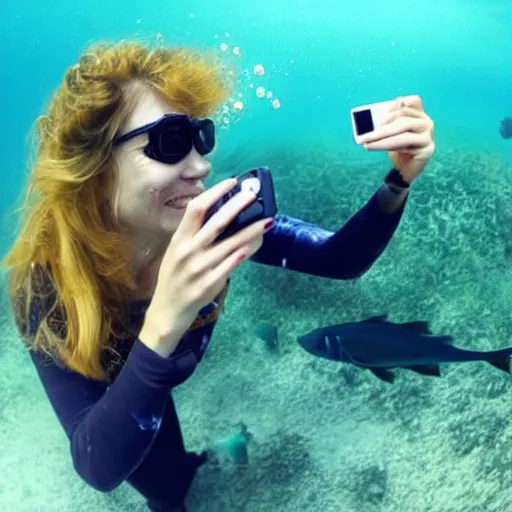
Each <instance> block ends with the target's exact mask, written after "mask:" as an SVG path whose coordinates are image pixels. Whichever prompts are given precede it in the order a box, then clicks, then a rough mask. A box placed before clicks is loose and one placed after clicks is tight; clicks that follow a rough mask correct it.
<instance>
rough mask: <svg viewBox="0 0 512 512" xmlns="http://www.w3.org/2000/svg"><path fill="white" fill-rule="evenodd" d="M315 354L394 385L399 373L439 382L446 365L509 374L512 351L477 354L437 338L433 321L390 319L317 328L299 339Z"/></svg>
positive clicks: (379, 318)
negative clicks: (481, 364) (482, 364)
mask: <svg viewBox="0 0 512 512" xmlns="http://www.w3.org/2000/svg"><path fill="white" fill-rule="evenodd" d="M297 341H298V343H299V344H300V345H301V346H302V347H303V348H304V349H305V350H307V351H308V352H310V353H311V354H313V355H315V356H317V357H322V358H325V359H330V360H331V361H340V362H344V363H350V364H353V365H355V366H358V367H360V368H367V369H368V370H370V371H371V372H372V373H373V374H374V375H375V376H376V377H378V378H379V379H381V380H383V381H386V382H393V379H394V374H393V373H392V372H391V371H390V370H391V369H393V368H404V369H408V370H412V371H414V372H417V373H421V374H423V375H431V376H437V377H439V376H440V375H441V373H440V370H439V364H440V363H460V362H468V361H486V362H488V363H489V364H491V365H493V366H494V367H496V368H498V369H500V370H503V371H505V372H507V373H509V369H510V368H509V365H510V358H511V357H512V347H508V348H504V349H501V350H494V351H489V352H476V351H473V350H464V349H461V348H457V347H454V346H453V345H452V344H451V343H452V337H451V336H432V333H431V332H430V328H429V325H428V322H423V321H419V322H407V323H402V324H399V323H392V322H388V321H387V320H386V316H385V315H382V316H375V317H371V318H368V319H367V320H363V321H361V322H353V323H345V324H339V325H332V326H329V327H322V328H320V329H315V330H313V331H311V332H310V333H308V334H305V335H304V336H299V337H298V338H297Z"/></svg>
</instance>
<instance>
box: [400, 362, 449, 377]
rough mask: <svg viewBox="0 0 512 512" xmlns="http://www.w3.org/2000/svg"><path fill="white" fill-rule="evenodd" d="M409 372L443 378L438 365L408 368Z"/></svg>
mask: <svg viewBox="0 0 512 512" xmlns="http://www.w3.org/2000/svg"><path fill="white" fill-rule="evenodd" d="M406 368H408V369H409V370H412V371H413V372H416V373H421V374H422V375H431V376H433V377H441V370H440V369H439V365H438V364H421V365H415V366H407V367H406Z"/></svg>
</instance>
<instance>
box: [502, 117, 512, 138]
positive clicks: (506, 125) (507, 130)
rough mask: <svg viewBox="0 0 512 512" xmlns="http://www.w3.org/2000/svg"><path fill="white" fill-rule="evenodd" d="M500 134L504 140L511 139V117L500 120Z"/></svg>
mask: <svg viewBox="0 0 512 512" xmlns="http://www.w3.org/2000/svg"><path fill="white" fill-rule="evenodd" d="M500 134H501V136H502V137H503V138H504V139H512V117H505V118H504V119H502V120H501V122H500Z"/></svg>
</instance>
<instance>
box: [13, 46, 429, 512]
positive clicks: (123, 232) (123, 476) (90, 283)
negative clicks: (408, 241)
mask: <svg viewBox="0 0 512 512" xmlns="http://www.w3.org/2000/svg"><path fill="white" fill-rule="evenodd" d="M227 93H228V90H227V87H226V86H225V84H224V82H223V80H222V76H221V73H220V71H219V70H218V69H217V68H216V67H215V66H214V65H212V64H210V63H209V62H208V61H207V60H206V58H203V57H202V56H200V55H197V54H194V53H192V52H190V51H187V50H183V49H181V50H174V49H159V50H151V49H150V48H148V47H146V46H143V45H141V44H138V43H133V42H123V43H118V44H114V45H111V46H109V45H104V46H93V47H91V48H90V49H89V50H88V51H86V52H85V53H84V54H83V55H82V56H81V58H80V60H79V62H78V63H77V64H76V65H75V66H73V67H72V68H70V69H69V70H68V71H67V73H66V76H65V78H64V80H63V83H62V85H61V86H60V88H59V89H58V90H57V92H56V93H55V95H54V96H53V98H52V101H51V103H50V105H49V107H48V110H47V113H46V115H44V116H42V117H40V118H39V119H38V122H37V128H38V134H39V145H38V150H37V158H36V160H35V164H34V166H33V169H32V173H31V177H30V184H29V190H28V194H27V200H26V211H27V215H26V218H25V220H24V223H23V226H22V230H21V233H20V234H19V237H18V238H17V240H16V241H15V243H14V245H13V247H12V248H11V250H10V252H9V253H8V255H7V257H6V260H5V263H6V265H7V266H8V267H9V268H10V295H11V300H12V304H13V310H14V313H15V318H16V321H17V326H18V329H19V330H20V333H21V334H22V336H23V337H24V339H25V341H26V343H27V345H28V346H29V347H30V355H31V358H32V361H33V362H34V365H35V367H36V369H37V372H38V374H39V377H40V379H41V381H42V384H43V386H44V388H45V391H46V393H47V395H48V398H49V400H50V402H51V404H52V406H53V408H54V410H55V413H56V415H57V416H58V418H59V421H60V422H61V424H62V426H63V428H64V429H65V431H66V434H67V435H68V437H69V439H70V445H71V455H72V459H73V464H74V467H75V469H76V471H77V472H78V474H79V475H80V476H81V477H82V478H83V479H84V480H85V481H86V482H87V483H88V484H89V485H91V486H92V487H94V488H95V489H98V490H100V491H110V490H112V489H114V488H115V487H117V486H118V485H119V484H121V483H122V482H123V481H127V482H129V483H130V484H131V485H132V486H133V487H135V488H136V489H137V490H138V491H139V492H140V493H141V494H142V495H143V496H144V497H145V498H146V499H147V500H148V507H149V509H150V510H153V511H157V510H158V511H169V510H185V505H184V500H185V497H186V494H187V491H188V489H189V486H190V483H191V481H192V478H193V476H194V474H195V472H196V470H197V468H198V466H199V465H201V464H202V463H204V462H205V461H206V458H207V456H206V454H204V453H203V454H195V453H189V452H186V450H185V448H184V445H183V439H182V435H181V431H180V426H179V422H178V418H177V416H176V410H175V407H174V403H173V399H172V394H171V393H170V392H171V391H172V389H173V388H174V387H175V386H178V385H179V384H180V383H182V382H183V381H184V380H186V379H187V378H188V377H189V376H190V375H191V374H192V373H193V371H194V369H195V367H196V365H197V364H198V362H199V361H200V360H201V358H202V357H203V354H204V352H205V350H206V348H207V346H208V343H209V340H210V338H211V335H212V332H213V328H214V325H215V322H216V320H217V317H218V315H219V313H220V311H221V309H222V306H223V302H224V298H225V296H226V293H227V288H228V283H229V276H230V274H231V273H232V272H233V271H234V270H235V269H236V268H237V267H238V265H240V263H241V262H243V261H244V260H247V259H252V260H253V261H257V262H260V263H263V264H267V265H275V266H286V267H287V268H288V269H291V270H295V271H298V272H306V273H309V274H314V275H318V276H323V277H330V278H336V279H352V278H356V277H358V276H360V275H361V274H362V273H364V272H365V271H366V270H367V269H368V268H369V267H370V266H371V265H372V264H373V262H374V261H375V260H376V259H377V258H378V257H379V255H380V254H381V253H382V251H383V250H384V248H385V247H386V245H387V244H388V242H389V240H390V238H391V237H392V235H393V233H394V231H395V229H396V227H397V225H398V223H399V221H400V218H401V216H402V212H403V209H404V206H405V202H406V198H407V195H408V190H409V186H410V184H411V183H412V182H413V181H414V179H415V178H416V177H417V176H418V175H419V174H420V173H421V172H422V171H423V169H424V168H425V165H426V164H427V162H428V160H429V158H430V157H431V155H432V154H433V151H434V143H433V139H432V137H433V123H432V121H431V120H430V119H429V118H428V116H427V115H426V114H425V113H424V112H423V108H422V103H421V100H420V98H418V97H416V96H411V97H406V98H402V99H399V101H397V105H396V108H395V109H394V110H393V111H392V113H391V115H390V118H389V119H388V122H387V124H386V125H385V126H383V127H382V128H380V129H379V130H377V131H376V132H375V133H373V134H371V135H370V136H367V137H366V139H365V141H364V142H365V147H366V148H367V149H368V150H386V151H388V152H389V155H390V157H391V160H392V162H393V165H394V169H393V170H392V171H391V172H390V173H389V174H388V176H387V178H386V180H385V181H386V183H384V184H383V185H382V187H381V188H380V189H379V190H378V191H377V192H376V193H375V194H374V196H373V197H372V198H371V199H370V200H369V201H368V203H367V204H366V205H365V206H364V207H363V208H362V209H361V210H360V211H359V212H357V213H356V215H354V216H353V217H352V219H350V221H349V222H348V223H347V224H346V225H345V226H343V227H342V228H341V229H340V230H339V231H338V232H336V233H330V232H327V231H325V230H323V229H321V228H319V227H316V226H313V225H311V224H306V223H304V222H302V221H299V220H296V219H292V218H290V217H286V216H284V215H280V216H277V217H276V219H264V220H261V221H258V222H255V223H253V224H252V225H250V226H248V227H247V228H245V229H244V230H242V231H240V232H238V233H237V234H234V235H232V236H231V237H229V238H226V239H225V240H223V241H221V242H217V243H214V240H215V239H216V237H217V236H218V234H219V233H221V232H222V230H223V228H225V227H226V225H227V224H229V222H230V221H231V220H232V219H233V218H234V217H235V216H236V215H237V214H238V213H239V212H240V211H242V210H243V209H244V207H246V206H247V205H248V204H250V203H251V202H252V201H254V199H255V196H254V194H252V192H247V191H243V192H240V193H239V194H237V195H235V196H234V197H233V198H232V199H231V200H230V201H228V202H227V203H226V204H225V205H224V206H223V207H222V208H221V209H220V210H219V211H218V212H217V213H216V214H215V215H213V216H212V217H211V218H210V220H209V221H208V222H206V223H204V222H203V220H204V215H205V212H206V211H207V210H208V208H209V207H210V206H211V205H213V204H214V203H215V202H216V201H217V200H218V199H219V198H220V197H221V196H222V195H224V194H225V193H226V192H227V191H229V190H231V188H232V187H233V186H234V184H235V181H236V180H225V181H222V182H221V183H219V184H217V185H216V186H214V187H212V188H211V189H209V190H207V191H205V187H204V180H205V178H206V177H207V175H208V173H209V172H210V168H211V166H210V163H209V162H208V161H207V160H206V159H205V158H204V157H205V156H206V155H207V154H208V153H209V152H210V151H211V150H212V149H213V147H214V127H213V123H212V122H211V121H210V120H209V119H207V118H205V116H207V115H209V114H210V113H211V112H213V111H214V110H215V109H216V108H217V107H218V106H219V105H220V104H221V103H222V101H223V100H224V99H225V97H226V95H227Z"/></svg>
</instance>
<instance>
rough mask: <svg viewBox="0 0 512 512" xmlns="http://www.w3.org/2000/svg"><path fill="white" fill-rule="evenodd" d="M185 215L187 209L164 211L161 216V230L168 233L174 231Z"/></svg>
mask: <svg viewBox="0 0 512 512" xmlns="http://www.w3.org/2000/svg"><path fill="white" fill-rule="evenodd" d="M184 215H185V209H183V210H174V211H171V212H164V214H163V215H162V216H161V217H160V230H161V231H163V232H164V233H167V234H172V233H174V232H175V231H176V230H177V229H178V226H179V225H180V222H181V220H182V219H183V217H184Z"/></svg>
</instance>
